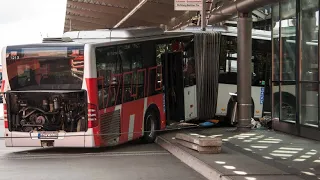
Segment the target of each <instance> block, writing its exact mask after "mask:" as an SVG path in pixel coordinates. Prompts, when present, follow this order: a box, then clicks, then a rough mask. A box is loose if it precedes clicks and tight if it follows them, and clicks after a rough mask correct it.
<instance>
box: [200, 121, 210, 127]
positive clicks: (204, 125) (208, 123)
mask: <svg viewBox="0 0 320 180" xmlns="http://www.w3.org/2000/svg"><path fill="white" fill-rule="evenodd" d="M199 125H200V126H202V127H211V126H214V123H212V122H208V121H207V122H204V123H200V124H199Z"/></svg>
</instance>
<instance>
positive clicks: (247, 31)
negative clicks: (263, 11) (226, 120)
mask: <svg viewBox="0 0 320 180" xmlns="http://www.w3.org/2000/svg"><path fill="white" fill-rule="evenodd" d="M251 34H252V14H251V12H250V13H240V12H239V13H238V45H237V47H238V48H237V51H238V61H237V67H238V68H237V71H238V73H237V74H238V83H237V100H238V113H239V114H238V130H248V129H250V126H251V117H252V101H251V82H252V80H251V57H252V37H251Z"/></svg>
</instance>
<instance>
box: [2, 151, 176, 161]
mask: <svg viewBox="0 0 320 180" xmlns="http://www.w3.org/2000/svg"><path fill="white" fill-rule="evenodd" d="M155 155H158V156H160V155H170V153H169V152H166V151H130V152H103V153H79V154H67V153H66V154H63V153H59V154H58V153H57V154H53V153H51V154H14V155H12V154H6V155H5V156H0V159H12V160H17V159H61V158H63V159H65V158H79V157H118V156H155Z"/></svg>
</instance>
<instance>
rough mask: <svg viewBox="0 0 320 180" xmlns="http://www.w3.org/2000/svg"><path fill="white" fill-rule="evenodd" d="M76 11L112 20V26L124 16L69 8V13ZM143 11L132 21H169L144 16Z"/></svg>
mask: <svg viewBox="0 0 320 180" xmlns="http://www.w3.org/2000/svg"><path fill="white" fill-rule="evenodd" d="M68 12H70V13H75V14H84V15H87V16H91V17H97V18H99V19H101V21H102V22H104V21H111V22H112V23H110V24H112V26H110V28H111V27H113V26H114V25H115V24H116V23H117V22H118V21H120V19H121V18H122V17H123V16H122V15H117V14H111V13H108V12H97V11H91V10H89V9H74V8H71V7H68V8H67V13H68ZM138 14H139V16H138V17H137V15H138ZM140 14H141V13H139V12H138V13H136V14H135V15H134V16H133V17H131V19H130V21H132V22H136V23H139V24H150V23H159V21H161V23H163V22H167V21H165V19H163V18H158V17H153V16H152V18H143V17H144V16H143V15H145V14H141V15H140Z"/></svg>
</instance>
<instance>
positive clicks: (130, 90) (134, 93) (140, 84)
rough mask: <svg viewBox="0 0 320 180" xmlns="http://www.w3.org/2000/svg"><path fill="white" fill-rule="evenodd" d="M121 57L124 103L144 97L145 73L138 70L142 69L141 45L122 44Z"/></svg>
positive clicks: (120, 48)
mask: <svg viewBox="0 0 320 180" xmlns="http://www.w3.org/2000/svg"><path fill="white" fill-rule="evenodd" d="M119 57H120V59H121V62H122V70H123V88H124V89H123V96H122V98H123V103H125V102H130V101H133V100H136V99H139V98H142V97H144V74H141V73H140V71H138V70H141V69H142V56H141V45H140V44H138V43H137V44H128V45H121V46H120V47H119ZM141 77H142V79H141Z"/></svg>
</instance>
